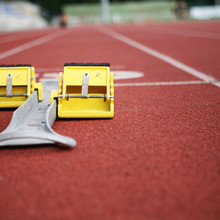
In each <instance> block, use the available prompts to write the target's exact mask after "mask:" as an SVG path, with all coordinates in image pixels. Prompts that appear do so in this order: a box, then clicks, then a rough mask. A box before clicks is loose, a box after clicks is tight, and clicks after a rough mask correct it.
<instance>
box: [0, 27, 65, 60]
mask: <svg viewBox="0 0 220 220" xmlns="http://www.w3.org/2000/svg"><path fill="white" fill-rule="evenodd" d="M68 32H69V31H56V32H55V33H51V34H48V35H46V36H44V37H41V38H38V39H36V40H33V41H30V42H28V43H25V44H22V45H20V46H17V47H14V48H12V49H10V50H7V51H5V52H3V53H0V60H1V59H4V58H6V57H9V56H12V55H14V54H17V53H20V52H22V51H24V50H27V49H30V48H32V47H36V46H38V45H40V44H43V43H45V42H47V41H50V40H52V39H54V38H57V37H60V36H62V35H64V34H66V33H68Z"/></svg>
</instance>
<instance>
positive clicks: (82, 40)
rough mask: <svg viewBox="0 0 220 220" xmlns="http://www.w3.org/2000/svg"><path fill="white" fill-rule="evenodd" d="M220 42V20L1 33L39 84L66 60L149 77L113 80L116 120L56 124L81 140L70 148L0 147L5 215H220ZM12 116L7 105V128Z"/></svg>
mask: <svg viewBox="0 0 220 220" xmlns="http://www.w3.org/2000/svg"><path fill="white" fill-rule="evenodd" d="M103 30H105V33H103ZM112 31H114V32H112ZM107 33H114V34H115V33H116V34H120V36H123V37H126V39H127V38H129V40H132V42H134V41H135V42H138V43H140V44H141V46H142V49H143V48H144V47H145V46H147V47H150V48H151V49H153V50H156V51H157V52H159V53H160V54H161V53H162V54H163V55H165V56H166V57H167V56H168V57H171V58H173V59H175V62H176V61H177V62H181V63H183V64H184V65H187V66H188V67H192V68H193V70H197V71H199V73H203V74H205V76H206V77H207V80H205V81H204V79H202V78H200V76H201V74H200V75H199V78H198V77H195V76H194V75H192V74H191V73H189V72H187V71H185V70H184V69H181V68H177V67H176V66H175V65H171V64H170V63H169V62H166V61H164V60H161V59H159V58H158V57H155V56H152V55H150V54H149V53H146V52H144V51H143V50H142V49H138V48H135V47H134V46H132V45H129V44H128V42H122V41H120V40H119V39H116V38H114V36H112V35H111V34H107ZM59 34H61V35H59ZM114 34H113V35H114ZM16 36H19V37H17V38H18V39H17V38H16ZM48 36H49V38H48ZM6 39H9V41H10V42H4V43H1V42H3V40H6ZM39 39H40V40H39ZM36 41H37V42H38V45H36V46H34V43H33V42H35V43H36ZM27 45H28V48H27ZM219 46H220V22H203V23H201V22H195V23H193V22H192V23H188V22H187V23H172V24H151V25H120V26H119V25H118V26H106V27H103V26H80V27H75V28H71V29H67V30H59V29H48V30H42V31H37V32H36V31H32V32H19V33H18V35H16V33H11V34H1V35H0V59H1V60H0V63H4V64H18V63H29V64H32V65H33V66H35V68H36V72H37V73H38V74H39V76H38V80H42V79H43V78H48V77H51V78H52V77H54V73H58V72H59V71H62V69H63V64H64V63H65V62H110V63H111V66H112V70H113V72H117V71H118V70H120V71H125V72H126V71H138V72H141V73H143V76H142V77H140V78H130V79H118V80H115V85H116V87H115V117H114V119H112V120H57V121H56V122H55V124H54V126H53V128H54V130H55V131H57V132H59V133H61V134H64V135H67V136H69V137H72V138H74V139H76V141H77V143H78V145H77V146H76V148H74V150H63V149H59V148H56V147H54V146H42V147H37V148H36V147H35V148H33V147H28V148H25V147H23V148H13V149H10V148H9V149H8V148H3V149H1V150H0V161H1V166H0V219H105V220H108V219H109V220H110V219H126V220H127V219H131V220H133V219H135V220H136V219H169V220H170V219H175V220H176V219H178V220H182V219H183V220H184V219H199V220H202V219H204V220H207V219H211V220H214V219H216V220H217V219H219V218H220V187H219V186H220V162H219V161H220V158H219V156H220V88H219V87H220V86H219V79H220V71H219V70H220V63H219V55H220V47H219ZM18 47H19V50H18ZM15 48H17V49H16V50H15ZM118 74H120V73H118ZM209 80H210V81H211V83H209ZM155 82H157V83H156V84H155ZM149 83H152V84H149ZM163 83H164V84H165V85H164V84H163ZM11 115H12V111H10V110H0V122H1V123H0V131H3V130H4V129H5V128H6V127H7V125H8V123H9V122H10V118H11Z"/></svg>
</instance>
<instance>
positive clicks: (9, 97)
mask: <svg viewBox="0 0 220 220" xmlns="http://www.w3.org/2000/svg"><path fill="white" fill-rule="evenodd" d="M35 90H38V99H39V101H41V100H42V99H43V86H42V84H41V83H36V81H35V69H34V67H31V65H0V108H14V107H18V106H20V105H21V104H23V103H24V102H25V101H26V100H27V98H28V97H30V95H31V94H32V93H33V92H34V91H35Z"/></svg>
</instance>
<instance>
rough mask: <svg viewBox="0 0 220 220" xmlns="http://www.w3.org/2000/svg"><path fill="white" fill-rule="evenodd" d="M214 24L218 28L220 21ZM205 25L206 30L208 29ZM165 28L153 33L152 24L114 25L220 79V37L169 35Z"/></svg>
mask: <svg viewBox="0 0 220 220" xmlns="http://www.w3.org/2000/svg"><path fill="white" fill-rule="evenodd" d="M214 24H215V27H216V28H217V27H219V26H220V23H219V22H214ZM181 25H182V26H183V27H185V26H186V25H183V24H180V25H179V27H181ZM170 27H172V25H170ZM205 27H206V26H205ZM205 27H204V30H206V29H205ZM163 29H164V28H163V27H162V30H161V31H158V32H157V33H152V32H151V31H148V30H151V26H148V25H145V26H143V25H142V26H135V28H134V30H130V29H129V26H127V25H125V26H122V27H117V26H114V27H113V30H115V31H117V32H118V33H120V34H123V35H125V36H127V37H129V38H131V39H133V40H135V41H137V42H140V43H142V44H144V45H146V46H149V47H151V48H153V49H155V50H157V51H159V52H161V53H164V54H167V55H168V56H171V57H173V58H175V59H177V60H179V61H182V62H183V63H185V64H187V65H189V66H191V67H193V68H195V69H198V70H200V71H202V72H205V73H207V74H208V75H209V76H211V77H215V78H217V79H220V75H219V72H220V65H219V62H218V57H219V46H218V45H219V42H220V38H219V39H202V38H196V37H193V38H192V37H187V36H181V35H179V36H176V35H167V34H166V33H165V34H164V33H163ZM217 29H218V28H217ZM158 30H159V28H158ZM175 31H176V30H175ZM183 32H184V31H183Z"/></svg>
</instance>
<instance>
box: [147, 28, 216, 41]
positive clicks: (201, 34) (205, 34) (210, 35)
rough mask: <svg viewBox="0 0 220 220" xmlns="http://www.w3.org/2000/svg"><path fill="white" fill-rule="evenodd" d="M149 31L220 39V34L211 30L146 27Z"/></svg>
mask: <svg viewBox="0 0 220 220" xmlns="http://www.w3.org/2000/svg"><path fill="white" fill-rule="evenodd" d="M146 30H147V31H149V32H153V33H159V34H168V35H180V36H186V37H198V38H208V39H220V34H218V33H211V32H197V31H188V30H173V29H170V28H169V29H168V28H161V27H160V28H159V29H157V28H155V27H151V29H146Z"/></svg>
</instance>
